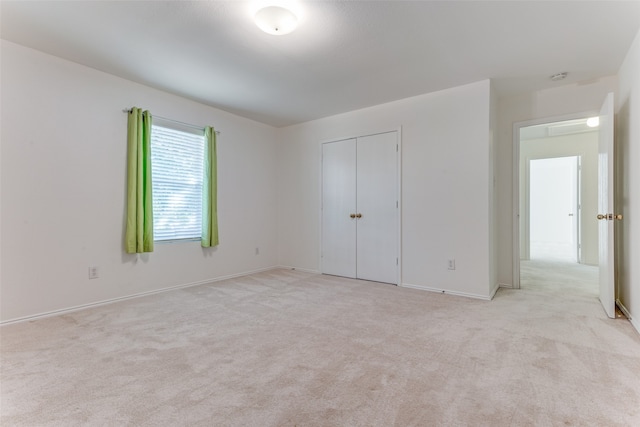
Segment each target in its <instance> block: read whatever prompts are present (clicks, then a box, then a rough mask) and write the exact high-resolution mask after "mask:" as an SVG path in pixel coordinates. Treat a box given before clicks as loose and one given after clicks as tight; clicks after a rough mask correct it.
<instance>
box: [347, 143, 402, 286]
mask: <svg viewBox="0 0 640 427" xmlns="http://www.w3.org/2000/svg"><path fill="white" fill-rule="evenodd" d="M397 144H398V141H397V132H389V133H383V134H378V135H371V136H366V137H362V138H358V139H357V173H356V176H357V178H356V182H357V196H356V199H357V202H356V205H357V209H358V212H357V213H358V214H360V215H362V216H361V217H360V218H357V222H358V227H357V239H356V240H357V262H356V264H357V277H358V278H360V279H366V280H374V281H378V282H386V283H397V280H398V265H397V262H398V261H397V260H398V250H397V247H398V206H397V201H398V162H397V156H398V152H397Z"/></svg>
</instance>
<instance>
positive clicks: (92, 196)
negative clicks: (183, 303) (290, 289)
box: [0, 41, 277, 321]
mask: <svg viewBox="0 0 640 427" xmlns="http://www.w3.org/2000/svg"><path fill="white" fill-rule="evenodd" d="M1 48H2V64H1V66H2V74H1V79H2V81H1V93H2V98H1V100H2V111H1V120H2V130H1V134H0V137H1V149H2V157H1V161H2V164H1V166H2V167H1V181H0V182H1V185H2V187H1V193H2V208H1V216H0V218H1V230H2V243H1V251H2V258H1V262H2V268H1V277H0V281H1V283H0V293H1V297H2V298H1V300H2V302H1V305H0V311H1V313H0V319H1V320H2V321H7V320H10V319H16V318H20V317H24V316H31V315H36V314H39V313H46V312H50V311H53V310H59V309H66V308H70V307H74V306H79V305H84V304H90V303H95V302H99V301H103V300H109V299H113V298H119V297H124V296H128V295H133V294H138V293H142V292H148V291H154V290H158V289H162V288H166V287H170V286H175V285H181V284H186V283H191V282H199V281H206V280H210V279H213V278H218V277H221V276H226V275H234V274H238V273H243V272H248V271H252V270H257V269H261V268H266V267H271V266H274V265H277V243H276V242H277V234H276V223H277V214H276V213H277V205H276V199H277V188H276V186H277V173H276V171H277V163H276V162H277V158H276V153H277V147H276V134H277V130H276V129H274V128H272V127H270V126H266V125H263V124H259V123H257V122H253V121H250V120H247V119H243V118H240V117H238V116H234V115H232V114H229V113H226V112H223V111H220V110H217V109H215V108H210V107H207V106H204V105H201V104H198V103H196V102H192V101H189V100H186V99H184V98H180V97H177V96H173V95H169V94H167V93H164V92H161V91H158V90H154V89H151V88H148V87H145V86H142V85H139V84H136V83H132V82H130V81H127V80H123V79H120V78H117V77H114V76H112V75H109V74H105V73H102V72H98V71H96V70H94V69H90V68H87V67H84V66H80V65H78V64H75V63H71V62H68V61H65V60H62V59H59V58H56V57H53V56H49V55H45V54H42V53H40V52H37V51H34V50H31V49H28V48H24V47H21V46H19V45H16V44H12V43H9V42H6V41H2V45H1ZM132 106H138V107H142V108H146V109H149V110H150V111H151V112H152V114H157V115H158V116H163V117H168V118H172V119H175V120H180V121H184V122H188V123H193V124H198V125H203V126H204V125H213V126H215V127H216V128H217V129H219V130H220V131H221V133H222V134H221V136H220V138H219V140H218V153H219V161H218V165H219V169H218V173H219V192H218V194H219V223H220V242H221V244H220V246H219V247H218V248H217V249H209V250H203V249H202V248H201V247H200V244H199V242H189V243H173V244H156V249H155V252H154V253H152V254H150V255H143V256H136V255H127V254H125V253H124V251H123V234H124V216H125V188H126V187H125V178H126V167H125V164H126V163H125V162H126V127H127V115H126V114H124V113H123V112H122V110H123V109H124V108H129V107H132ZM255 247H260V255H258V256H256V255H255V254H254V251H255ZM90 265H97V266H99V267H100V278H99V279H95V280H89V279H88V272H87V269H88V266H90Z"/></svg>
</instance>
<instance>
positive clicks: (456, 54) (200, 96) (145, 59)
mask: <svg viewBox="0 0 640 427" xmlns="http://www.w3.org/2000/svg"><path fill="white" fill-rule="evenodd" d="M300 3H301V5H302V8H303V10H304V16H303V18H302V22H301V23H300V25H299V27H298V29H297V30H296V31H294V32H293V33H291V34H289V35H285V36H271V35H267V34H265V33H263V32H262V31H260V30H259V29H258V28H257V27H256V26H255V24H254V23H253V21H252V17H251V13H250V10H251V6H252V5H251V2H247V1H157V2H156V1H42V2H39V1H7V0H2V1H0V35H1V37H2V38H3V39H5V40H9V41H12V42H15V43H18V44H22V45H25V46H28V47H32V48H34V49H38V50H41V51H43V52H47V53H50V54H53V55H56V56H59V57H62V58H66V59H68V60H71V61H74V62H77V63H80V64H84V65H87V66H89V67H93V68H96V69H98V70H102V71H105V72H107V73H111V74H115V75H117V76H121V77H124V78H126V79H129V80H133V81H136V82H140V83H143V84H146V85H149V86H152V87H156V88H159V89H162V90H165V91H168V92H171V93H175V94H178V95H182V96H185V97H187V98H191V99H194V100H197V101H199V102H202V103H204V104H208V105H211V106H214V107H218V108H220V109H223V110H226V111H230V112H232V113H236V114H238V115H241V116H244V117H248V118H251V119H254V120H257V121H260V122H263V123H268V124H271V125H273V126H286V125H290V124H294V123H300V122H304V121H308V120H312V119H316V118H320V117H326V116H330V115H334V114H338V113H342V112H346V111H351V110H355V109H359V108H364V107H368V106H372V105H377V104H381V103H385V102H389V101H393V100H397V99H402V98H406V97H410V96H414V95H419V94H423V93H428V92H433V91H437V90H440V89H445V88H449V87H453V86H458V85H462V84H466V83H470V82H474V81H478V80H483V79H487V78H491V79H493V80H494V83H495V87H496V89H497V90H498V92H499V94H501V95H508V94H515V93H520V92H524V91H531V90H539V89H545V88H549V87H552V86H554V85H562V84H567V83H580V82H587V81H590V80H593V79H596V78H599V77H602V76H607V75H614V74H616V73H617V71H618V69H619V67H620V65H621V63H622V61H623V59H624V56H625V53H626V52H627V50H628V48H629V46H630V45H631V42H632V41H633V38H634V36H635V35H636V33H637V32H638V30H639V28H640V1H634V0H632V1H621V2H619V1H588V2H587V1H533V2H529V1H497V2H495V1H494V2H490V1H465V2H463V1H413V2H405V1H302V2H300ZM563 71H567V72H568V73H569V76H568V78H567V79H566V80H564V81H562V82H552V81H550V80H549V78H548V77H549V76H550V75H552V74H555V73H558V72H563Z"/></svg>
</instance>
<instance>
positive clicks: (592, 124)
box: [587, 117, 600, 128]
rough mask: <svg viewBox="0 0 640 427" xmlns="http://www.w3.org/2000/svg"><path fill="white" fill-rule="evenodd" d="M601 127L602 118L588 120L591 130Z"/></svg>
mask: <svg viewBox="0 0 640 427" xmlns="http://www.w3.org/2000/svg"><path fill="white" fill-rule="evenodd" d="M599 125H600V117H589V118H588V119H587V126H589V127H590V128H597V127H598V126H599Z"/></svg>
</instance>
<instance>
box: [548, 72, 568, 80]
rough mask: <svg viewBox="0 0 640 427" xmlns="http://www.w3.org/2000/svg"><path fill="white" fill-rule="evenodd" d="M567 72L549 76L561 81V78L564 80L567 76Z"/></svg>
mask: <svg viewBox="0 0 640 427" xmlns="http://www.w3.org/2000/svg"><path fill="white" fill-rule="evenodd" d="M567 74H568V73H566V72H565V73H558V74H554V75H553V76H549V78H550V79H551V81H554V82H559V81H560V80H564V79H566V78H567Z"/></svg>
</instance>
